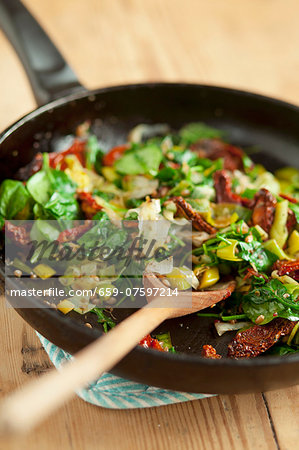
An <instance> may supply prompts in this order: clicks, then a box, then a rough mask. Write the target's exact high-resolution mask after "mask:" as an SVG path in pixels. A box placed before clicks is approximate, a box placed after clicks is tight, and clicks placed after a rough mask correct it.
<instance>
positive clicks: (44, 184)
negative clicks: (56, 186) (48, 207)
mask: <svg viewBox="0 0 299 450" xmlns="http://www.w3.org/2000/svg"><path fill="white" fill-rule="evenodd" d="M27 189H28V191H29V192H30V194H31V196H32V197H33V199H34V200H35V201H36V202H37V203H40V204H42V205H43V204H45V203H46V202H47V201H48V200H49V198H50V195H51V190H52V186H51V182H50V179H49V177H48V175H47V173H46V172H44V171H43V170H40V171H39V172H37V173H35V174H34V175H32V177H30V178H29V180H28V181H27Z"/></svg>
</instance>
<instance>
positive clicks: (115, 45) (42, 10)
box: [0, 0, 299, 450]
mask: <svg viewBox="0 0 299 450" xmlns="http://www.w3.org/2000/svg"><path fill="white" fill-rule="evenodd" d="M25 3H26V5H28V7H30V8H31V9H32V11H33V12H34V13H35V14H36V16H37V18H38V19H39V20H40V22H41V23H42V24H43V26H44V27H45V29H46V30H47V31H48V32H49V33H50V34H51V35H52V36H53V38H54V40H55V42H56V43H57V45H58V46H59V47H60V49H61V50H62V52H63V53H64V54H65V55H67V57H68V60H69V62H70V63H71V64H72V66H73V68H74V69H75V71H76V72H77V73H78V75H79V77H80V79H81V80H82V82H83V83H84V84H85V85H86V86H88V87H90V88H95V87H99V86H106V85H112V84H123V83H127V82H140V81H155V80H168V81H182V80H185V81H193V82H200V83H210V84H219V85H225V86H234V87H237V88H241V89H247V90H252V91H256V92H261V93H264V94H266V95H270V96H271V95H272V96H275V97H280V98H283V99H285V100H288V101H290V102H293V103H297V104H299V76H298V73H299V50H298V49H299V27H298V14H299V3H298V1H297V0H284V1H281V0H263V1H261V0H243V1H240V0H226V1H224V0H210V1H204V0H113V1H112V0H101V1H99V0H85V1H82V0H63V1H61V0H42V1H41V0H26V1H25ZM0 57H1V71H0V86H1V97H0V98H1V102H0V111H1V115H0V128H1V129H3V128H4V127H5V126H7V125H9V124H10V123H11V122H13V121H14V120H16V119H17V118H18V117H20V116H21V115H23V114H25V113H26V112H28V111H30V110H31V109H33V108H34V106H35V105H34V100H33V96H32V94H31V92H30V89H29V86H28V83H27V80H26V77H25V75H24V72H23V71H22V69H21V65H20V63H19V62H18V60H17V58H16V56H15V54H14V52H13V50H12V49H11V47H10V46H9V44H8V43H7V41H6V40H5V38H4V37H3V35H0ZM0 318H1V319H0V320H1V326H0V339H1V350H0V361H1V363H0V378H1V380H0V388H1V395H5V394H7V393H8V392H10V391H12V390H14V389H15V388H16V387H18V386H20V385H22V384H23V383H26V382H27V381H29V380H30V379H31V378H33V377H35V376H38V375H39V374H40V373H42V372H44V371H46V370H48V369H49V368H50V367H51V363H50V362H49V359H48V357H47V355H46V354H45V352H44V350H43V349H42V347H41V345H40V343H39V341H38V339H37V338H36V336H35V334H34V332H33V330H32V329H31V328H30V327H29V326H28V325H26V323H25V322H24V321H23V320H22V319H21V318H20V317H19V316H18V315H17V314H16V313H15V312H14V311H13V310H12V309H8V308H7V307H6V306H5V305H4V302H3V301H1V311H0ZM219 376H221V374H219ZM232 382H233V380H232ZM28 407H30V406H29V405H28ZM298 420H299V388H298V386H297V387H292V388H289V389H285V390H280V391H275V392H268V393H264V394H252V395H232V396H227V395H223V396H219V397H214V398H210V399H205V400H200V401H193V402H189V403H184V404H178V405H171V406H165V407H160V408H152V409H143V410H133V411H113V410H106V409H101V408H97V407H93V406H91V405H88V404H86V403H84V402H83V401H82V400H80V399H78V398H75V399H74V400H73V401H72V402H70V403H69V404H68V405H66V406H64V407H63V408H62V409H61V410H60V411H58V412H57V413H56V414H55V415H54V416H52V417H51V418H50V419H49V420H48V421H47V422H46V423H44V424H43V425H42V426H40V427H39V428H38V429H37V430H36V431H34V432H33V433H31V434H30V435H29V436H27V437H21V438H14V439H7V440H5V441H1V442H0V448H3V449H5V450H11V449H19V448H22V449H24V450H27V449H30V450H35V449H42V450H44V449H59V450H60V449H62V448H63V449H64V450H67V449H78V450H82V449H98V448H105V449H107V450H109V449H114V448H117V449H128V450H131V449H166V448H171V449H198V448H203V449H243V448H245V449H264V448H267V449H275V448H281V449H293V448H295V447H296V443H298V440H299V425H298V423H299V422H298Z"/></svg>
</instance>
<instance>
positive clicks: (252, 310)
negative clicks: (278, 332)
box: [242, 279, 299, 324]
mask: <svg viewBox="0 0 299 450" xmlns="http://www.w3.org/2000/svg"><path fill="white" fill-rule="evenodd" d="M294 300H295V299H294V296H293V295H292V294H289V292H288V290H287V288H286V287H285V286H284V285H283V284H282V283H281V282H280V281H279V280H277V279H273V280H271V281H270V282H268V283H266V284H264V285H263V286H258V287H254V289H253V290H252V291H250V292H249V293H248V294H246V295H244V296H243V298H242V308H243V311H244V313H245V314H246V315H247V317H248V318H249V319H250V320H251V321H252V322H255V320H256V319H257V317H259V316H260V315H263V316H264V320H263V322H262V323H263V324H265V323H268V322H270V321H271V320H272V319H274V318H275V317H282V318H285V319H289V320H293V321H294V320H299V305H298V303H296V302H295V301H294Z"/></svg>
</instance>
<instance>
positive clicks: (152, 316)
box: [0, 298, 169, 433]
mask: <svg viewBox="0 0 299 450" xmlns="http://www.w3.org/2000/svg"><path fill="white" fill-rule="evenodd" d="M154 303H156V305H154V304H153V302H152V303H151V305H150V306H149V305H147V306H146V307H145V308H142V309H139V310H138V311H136V313H135V314H133V315H132V316H130V317H128V318H127V319H126V320H124V321H123V322H121V323H120V324H119V325H117V326H116V327H115V328H113V329H112V330H111V331H109V333H107V334H105V335H104V336H103V337H101V338H99V339H97V340H96V341H94V342H93V343H92V344H90V345H89V346H87V347H85V348H84V349H83V350H81V351H80V352H78V353H77V354H76V356H75V358H74V359H73V360H72V361H69V362H67V363H65V364H64V365H63V367H62V369H61V370H60V371H51V372H49V373H47V374H46V375H43V376H42V377H41V378H39V379H38V380H34V381H33V382H31V383H29V384H28V385H27V386H25V387H24V388H22V389H21V390H20V391H17V392H15V393H13V394H12V395H11V396H9V397H8V398H7V399H5V400H4V401H3V402H2V405H1V409H0V430H1V432H4V433H6V432H10V433H18V432H24V431H28V430H30V429H31V428H33V427H34V426H35V425H37V424H38V423H39V422H41V421H42V420H43V419H45V418H46V417H47V416H48V415H49V414H50V413H51V412H53V411H54V410H55V409H56V408H58V407H59V406H61V405H62V404H63V403H64V402H65V401H66V400H68V399H69V398H70V397H72V395H73V394H74V391H75V390H77V389H80V388H82V387H84V386H86V385H87V384H88V383H90V382H92V381H94V380H95V379H97V377H99V376H100V375H101V374H102V373H103V372H106V371H108V370H110V369H111V368H112V367H113V366H114V365H115V364H117V363H118V362H119V361H120V360H121V359H122V358H123V357H124V356H125V355H126V354H127V353H129V352H130V350H132V349H133V348H134V347H135V345H136V344H137V343H138V342H139V341H140V340H141V339H142V338H143V337H144V336H145V335H147V334H148V333H150V332H151V331H153V330H154V329H155V328H156V327H157V326H158V325H159V324H160V323H162V322H163V321H164V320H165V319H167V318H168V316H169V309H167V308H159V307H154V306H158V304H159V299H158V298H157V299H156V300H155V301H154ZM136 364H138V361H136Z"/></svg>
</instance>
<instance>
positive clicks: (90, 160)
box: [86, 136, 104, 173]
mask: <svg viewBox="0 0 299 450" xmlns="http://www.w3.org/2000/svg"><path fill="white" fill-rule="evenodd" d="M86 150H87V151H86V168H87V169H89V170H92V169H94V170H95V171H96V172H98V173H100V170H101V167H102V159H103V156H104V152H103V151H102V150H101V148H100V146H99V142H98V139H97V137H96V136H90V137H89V139H88V141H87V143H86Z"/></svg>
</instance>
